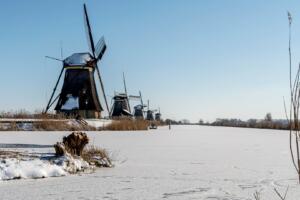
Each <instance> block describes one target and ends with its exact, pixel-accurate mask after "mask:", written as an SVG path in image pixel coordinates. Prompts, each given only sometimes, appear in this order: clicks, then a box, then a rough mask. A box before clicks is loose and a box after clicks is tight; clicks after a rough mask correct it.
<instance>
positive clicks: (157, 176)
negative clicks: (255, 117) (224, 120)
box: [0, 126, 300, 200]
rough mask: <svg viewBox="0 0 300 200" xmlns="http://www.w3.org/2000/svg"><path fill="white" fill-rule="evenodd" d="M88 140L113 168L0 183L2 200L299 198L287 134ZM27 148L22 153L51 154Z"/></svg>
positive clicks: (158, 134)
mask: <svg viewBox="0 0 300 200" xmlns="http://www.w3.org/2000/svg"><path fill="white" fill-rule="evenodd" d="M68 133H69V132H0V143H1V144H0V146H1V145H2V146H4V144H30V145H31V144H35V145H52V144H54V143H56V142H57V141H59V140H61V138H62V136H63V135H66V134H68ZM88 135H89V137H90V139H91V144H94V145H97V146H100V147H104V148H106V149H108V150H109V151H110V152H112V154H113V158H115V159H116V162H115V165H116V166H115V167H114V168H111V169H98V170H97V171H96V172H95V173H91V174H81V175H68V176H66V177H58V178H46V179H22V180H13V181H0V199H11V200H15V199H26V200H32V199H43V200H48V199H51V200H52V199H70V200H71V199H72V200H73V199H95V200H96V199H120V200H123V199H128V200H133V199H139V200H140V199H146V200H159V199H170V200H172V199H180V200H182V199H183V200H184V199H197V200H202V199H207V200H242V199H243V200H246V199H254V198H253V193H254V192H255V191H258V192H260V193H261V200H276V199H279V198H278V197H276V196H275V193H274V190H273V188H274V187H275V188H277V189H278V190H279V191H282V192H283V193H284V191H285V189H286V188H287V186H289V193H288V195H287V200H296V199H299V198H300V185H296V173H295V171H294V168H293V166H292V163H291V158H290V154H289V149H288V132H286V131H277V130H260V129H241V128H225V127H206V126H173V127H172V130H171V131H169V130H168V129H166V128H162V129H160V130H151V131H139V132H89V133H88ZM30 145H27V146H26V147H27V148H24V149H22V150H23V151H37V152H41V151H42V152H47V151H49V152H53V149H51V148H31V147H30ZM21 146H22V145H21ZM32 147H34V146H32ZM35 147H39V146H35Z"/></svg>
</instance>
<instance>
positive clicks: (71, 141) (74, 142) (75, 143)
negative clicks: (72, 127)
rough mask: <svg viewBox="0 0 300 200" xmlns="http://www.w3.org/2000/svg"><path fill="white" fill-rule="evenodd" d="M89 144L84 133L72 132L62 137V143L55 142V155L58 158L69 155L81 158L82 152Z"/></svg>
mask: <svg viewBox="0 0 300 200" xmlns="http://www.w3.org/2000/svg"><path fill="white" fill-rule="evenodd" d="M88 143H89V138H88V137H87V135H86V133H84V132H73V133H71V134H70V135H68V136H65V137H63V141H62V142H57V143H56V144H55V145H54V149H55V153H56V155H58V156H62V155H65V154H67V153H70V154H71V155H77V156H81V155H82V151H83V149H84V147H85V145H87V144H88Z"/></svg>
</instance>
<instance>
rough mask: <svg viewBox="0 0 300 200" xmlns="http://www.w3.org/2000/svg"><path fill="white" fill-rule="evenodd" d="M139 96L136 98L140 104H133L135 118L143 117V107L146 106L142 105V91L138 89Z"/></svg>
mask: <svg viewBox="0 0 300 200" xmlns="http://www.w3.org/2000/svg"><path fill="white" fill-rule="evenodd" d="M139 93H140V96H137V98H138V99H139V100H140V104H139V105H136V106H134V117H135V118H136V119H144V112H145V111H144V108H145V107H147V106H146V105H144V103H143V97H142V93H141V91H139Z"/></svg>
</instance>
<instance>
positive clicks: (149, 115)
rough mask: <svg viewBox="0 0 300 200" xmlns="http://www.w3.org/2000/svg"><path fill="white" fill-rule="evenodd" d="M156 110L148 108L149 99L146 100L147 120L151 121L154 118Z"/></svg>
mask: <svg viewBox="0 0 300 200" xmlns="http://www.w3.org/2000/svg"><path fill="white" fill-rule="evenodd" d="M156 111H157V110H151V109H150V103H149V100H148V110H147V111H146V120H149V121H153V120H154V116H153V114H154V112H156Z"/></svg>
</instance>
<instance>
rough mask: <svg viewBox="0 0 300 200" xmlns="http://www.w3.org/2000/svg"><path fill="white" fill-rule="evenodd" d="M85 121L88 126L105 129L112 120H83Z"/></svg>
mask: <svg viewBox="0 0 300 200" xmlns="http://www.w3.org/2000/svg"><path fill="white" fill-rule="evenodd" d="M85 121H86V122H87V123H88V125H90V126H93V127H95V128H101V127H105V126H107V125H109V124H111V122H112V120H109V119H85Z"/></svg>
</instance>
